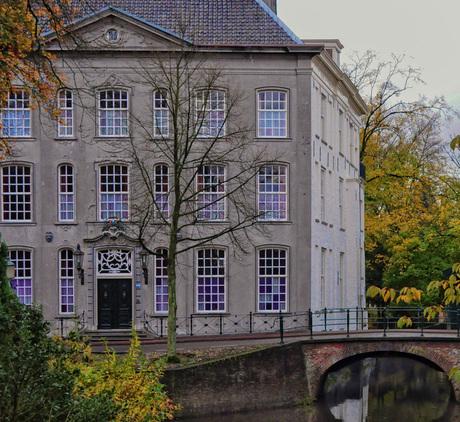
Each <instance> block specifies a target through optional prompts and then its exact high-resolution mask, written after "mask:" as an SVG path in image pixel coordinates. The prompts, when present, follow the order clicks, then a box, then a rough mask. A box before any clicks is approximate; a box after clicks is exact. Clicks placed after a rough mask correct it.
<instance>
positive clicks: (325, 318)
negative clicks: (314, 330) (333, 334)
mask: <svg viewBox="0 0 460 422" xmlns="http://www.w3.org/2000/svg"><path fill="white" fill-rule="evenodd" d="M324 331H327V309H326V308H324Z"/></svg>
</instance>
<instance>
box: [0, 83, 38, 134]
mask: <svg viewBox="0 0 460 422" xmlns="http://www.w3.org/2000/svg"><path fill="white" fill-rule="evenodd" d="M0 117H1V124H2V129H1V134H2V136H4V137H9V138H30V137H31V136H32V109H31V108H30V97H29V94H28V93H27V92H26V91H24V90H17V91H15V92H11V91H10V92H8V94H7V98H6V101H5V103H4V104H3V106H2V109H1V113H0Z"/></svg>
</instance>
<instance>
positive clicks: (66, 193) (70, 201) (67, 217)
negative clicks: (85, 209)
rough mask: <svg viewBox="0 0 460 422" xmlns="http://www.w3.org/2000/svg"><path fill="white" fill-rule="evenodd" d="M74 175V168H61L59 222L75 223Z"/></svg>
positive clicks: (67, 166) (66, 166)
mask: <svg viewBox="0 0 460 422" xmlns="http://www.w3.org/2000/svg"><path fill="white" fill-rule="evenodd" d="M74 193H75V190H74V173H73V166H71V165H62V166H60V167H59V221H74V219H75V214H74Z"/></svg>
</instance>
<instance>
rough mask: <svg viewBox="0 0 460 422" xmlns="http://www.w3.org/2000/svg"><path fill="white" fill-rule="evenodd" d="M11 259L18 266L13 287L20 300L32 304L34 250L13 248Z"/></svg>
mask: <svg viewBox="0 0 460 422" xmlns="http://www.w3.org/2000/svg"><path fill="white" fill-rule="evenodd" d="M10 261H11V262H13V263H14V265H15V266H16V275H15V277H14V279H13V281H12V287H13V290H14V291H15V293H16V294H17V295H18V298H19V301H20V302H21V303H24V304H25V305H31V304H32V252H30V251H24V250H11V251H10Z"/></svg>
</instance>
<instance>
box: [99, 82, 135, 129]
mask: <svg viewBox="0 0 460 422" xmlns="http://www.w3.org/2000/svg"><path fill="white" fill-rule="evenodd" d="M109 93H111V94H109ZM97 101H98V112H99V136H100V137H105V138H107V137H112V138H114V137H117V138H118V137H127V136H128V135H129V92H128V90H126V89H118V88H117V89H115V88H114V89H105V90H101V91H99V92H98V98H97Z"/></svg>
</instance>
